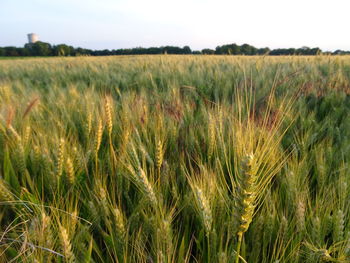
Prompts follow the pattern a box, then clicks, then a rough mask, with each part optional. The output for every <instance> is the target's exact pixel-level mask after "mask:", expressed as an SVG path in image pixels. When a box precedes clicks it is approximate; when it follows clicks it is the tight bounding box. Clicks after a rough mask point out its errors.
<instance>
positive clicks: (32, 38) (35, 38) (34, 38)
mask: <svg viewBox="0 0 350 263" xmlns="http://www.w3.org/2000/svg"><path fill="white" fill-rule="evenodd" d="M37 41H39V37H38V35H37V34H34V33H30V34H28V43H29V44H34V43H35V42H37Z"/></svg>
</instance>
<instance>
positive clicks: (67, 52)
mask: <svg viewBox="0 0 350 263" xmlns="http://www.w3.org/2000/svg"><path fill="white" fill-rule="evenodd" d="M153 54H181V55H184V54H205V55H271V56H279V55H318V54H330V55H345V54H350V51H343V50H336V51H334V52H323V51H322V50H321V49H320V48H318V47H316V48H309V47H302V48H279V49H273V50H270V49H269V48H268V47H265V48H256V47H254V46H251V45H248V44H243V45H237V44H228V45H222V46H218V47H216V48H215V49H209V48H205V49H202V50H201V51H196V50H191V48H190V47H189V46H184V47H176V46H163V47H150V48H142V47H137V48H130V49H113V50H108V49H104V50H91V49H86V48H80V47H78V48H74V47H72V46H69V45H66V44H60V45H51V44H49V43H45V42H41V41H38V42H36V43H34V44H25V46H24V47H13V46H9V47H0V56H8V57H16V56H17V57H19V56H113V55H153Z"/></svg>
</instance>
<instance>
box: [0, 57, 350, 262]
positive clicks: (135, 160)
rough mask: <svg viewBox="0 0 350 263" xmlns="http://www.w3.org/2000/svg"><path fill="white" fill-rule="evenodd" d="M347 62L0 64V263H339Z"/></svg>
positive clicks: (346, 236)
mask: <svg viewBox="0 0 350 263" xmlns="http://www.w3.org/2000/svg"><path fill="white" fill-rule="evenodd" d="M349 94H350V57H347V56H342V57H336V56H333V57H330V56H315V57H262V56H261V57H239V56H190V55H189V56H169V55H163V56H125V57H123V56H120V57H95V58H90V57H85V58H83V57H82V58H37V59H35V58H32V59H25V60H0V262H130V263H132V262H145V263H146V262H147V263H153V262H154V263H170V262H174V263H175V262H178V263H180V262H220V263H221V262H222V263H225V262H227V263H229V262H240V263H243V262H266V263H267V262H275V263H277V262H280V263H281V262H291V263H294V262H310V263H311V262H350V224H349V216H350V211H349V197H350V196H349V190H350V169H349V158H350V96H349Z"/></svg>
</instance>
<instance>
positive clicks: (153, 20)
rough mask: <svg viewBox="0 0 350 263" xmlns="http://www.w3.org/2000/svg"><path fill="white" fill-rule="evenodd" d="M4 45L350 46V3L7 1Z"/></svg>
mask: <svg viewBox="0 0 350 263" xmlns="http://www.w3.org/2000/svg"><path fill="white" fill-rule="evenodd" d="M0 3H1V5H0V46H18V47H20V46H23V45H24V44H25V43H26V42H27V33H32V32H34V33H36V34H38V35H39V38H40V40H41V41H44V42H49V43H51V44H61V43H65V44H69V45H72V46H74V47H83V48H90V49H119V48H132V47H140V46H141V47H151V46H165V45H175V46H181V47H182V46H185V45H188V46H190V47H191V48H192V49H193V50H201V49H203V48H215V47H216V46H218V45H223V44H230V43H237V44H240V45H241V44H244V43H248V44H250V45H253V46H256V47H270V48H288V47H295V48H298V47H302V46H309V47H320V48H321V49H322V50H335V49H344V50H350V15H349V10H350V1H349V0H332V1H330V0H241V1H236V0H176V1H174V0H0Z"/></svg>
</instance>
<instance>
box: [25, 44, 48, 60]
mask: <svg viewBox="0 0 350 263" xmlns="http://www.w3.org/2000/svg"><path fill="white" fill-rule="evenodd" d="M25 48H28V50H29V51H30V55H31V56H51V55H53V54H52V48H51V45H50V44H49V43H45V42H41V41H38V42H35V43H34V44H26V45H25Z"/></svg>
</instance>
